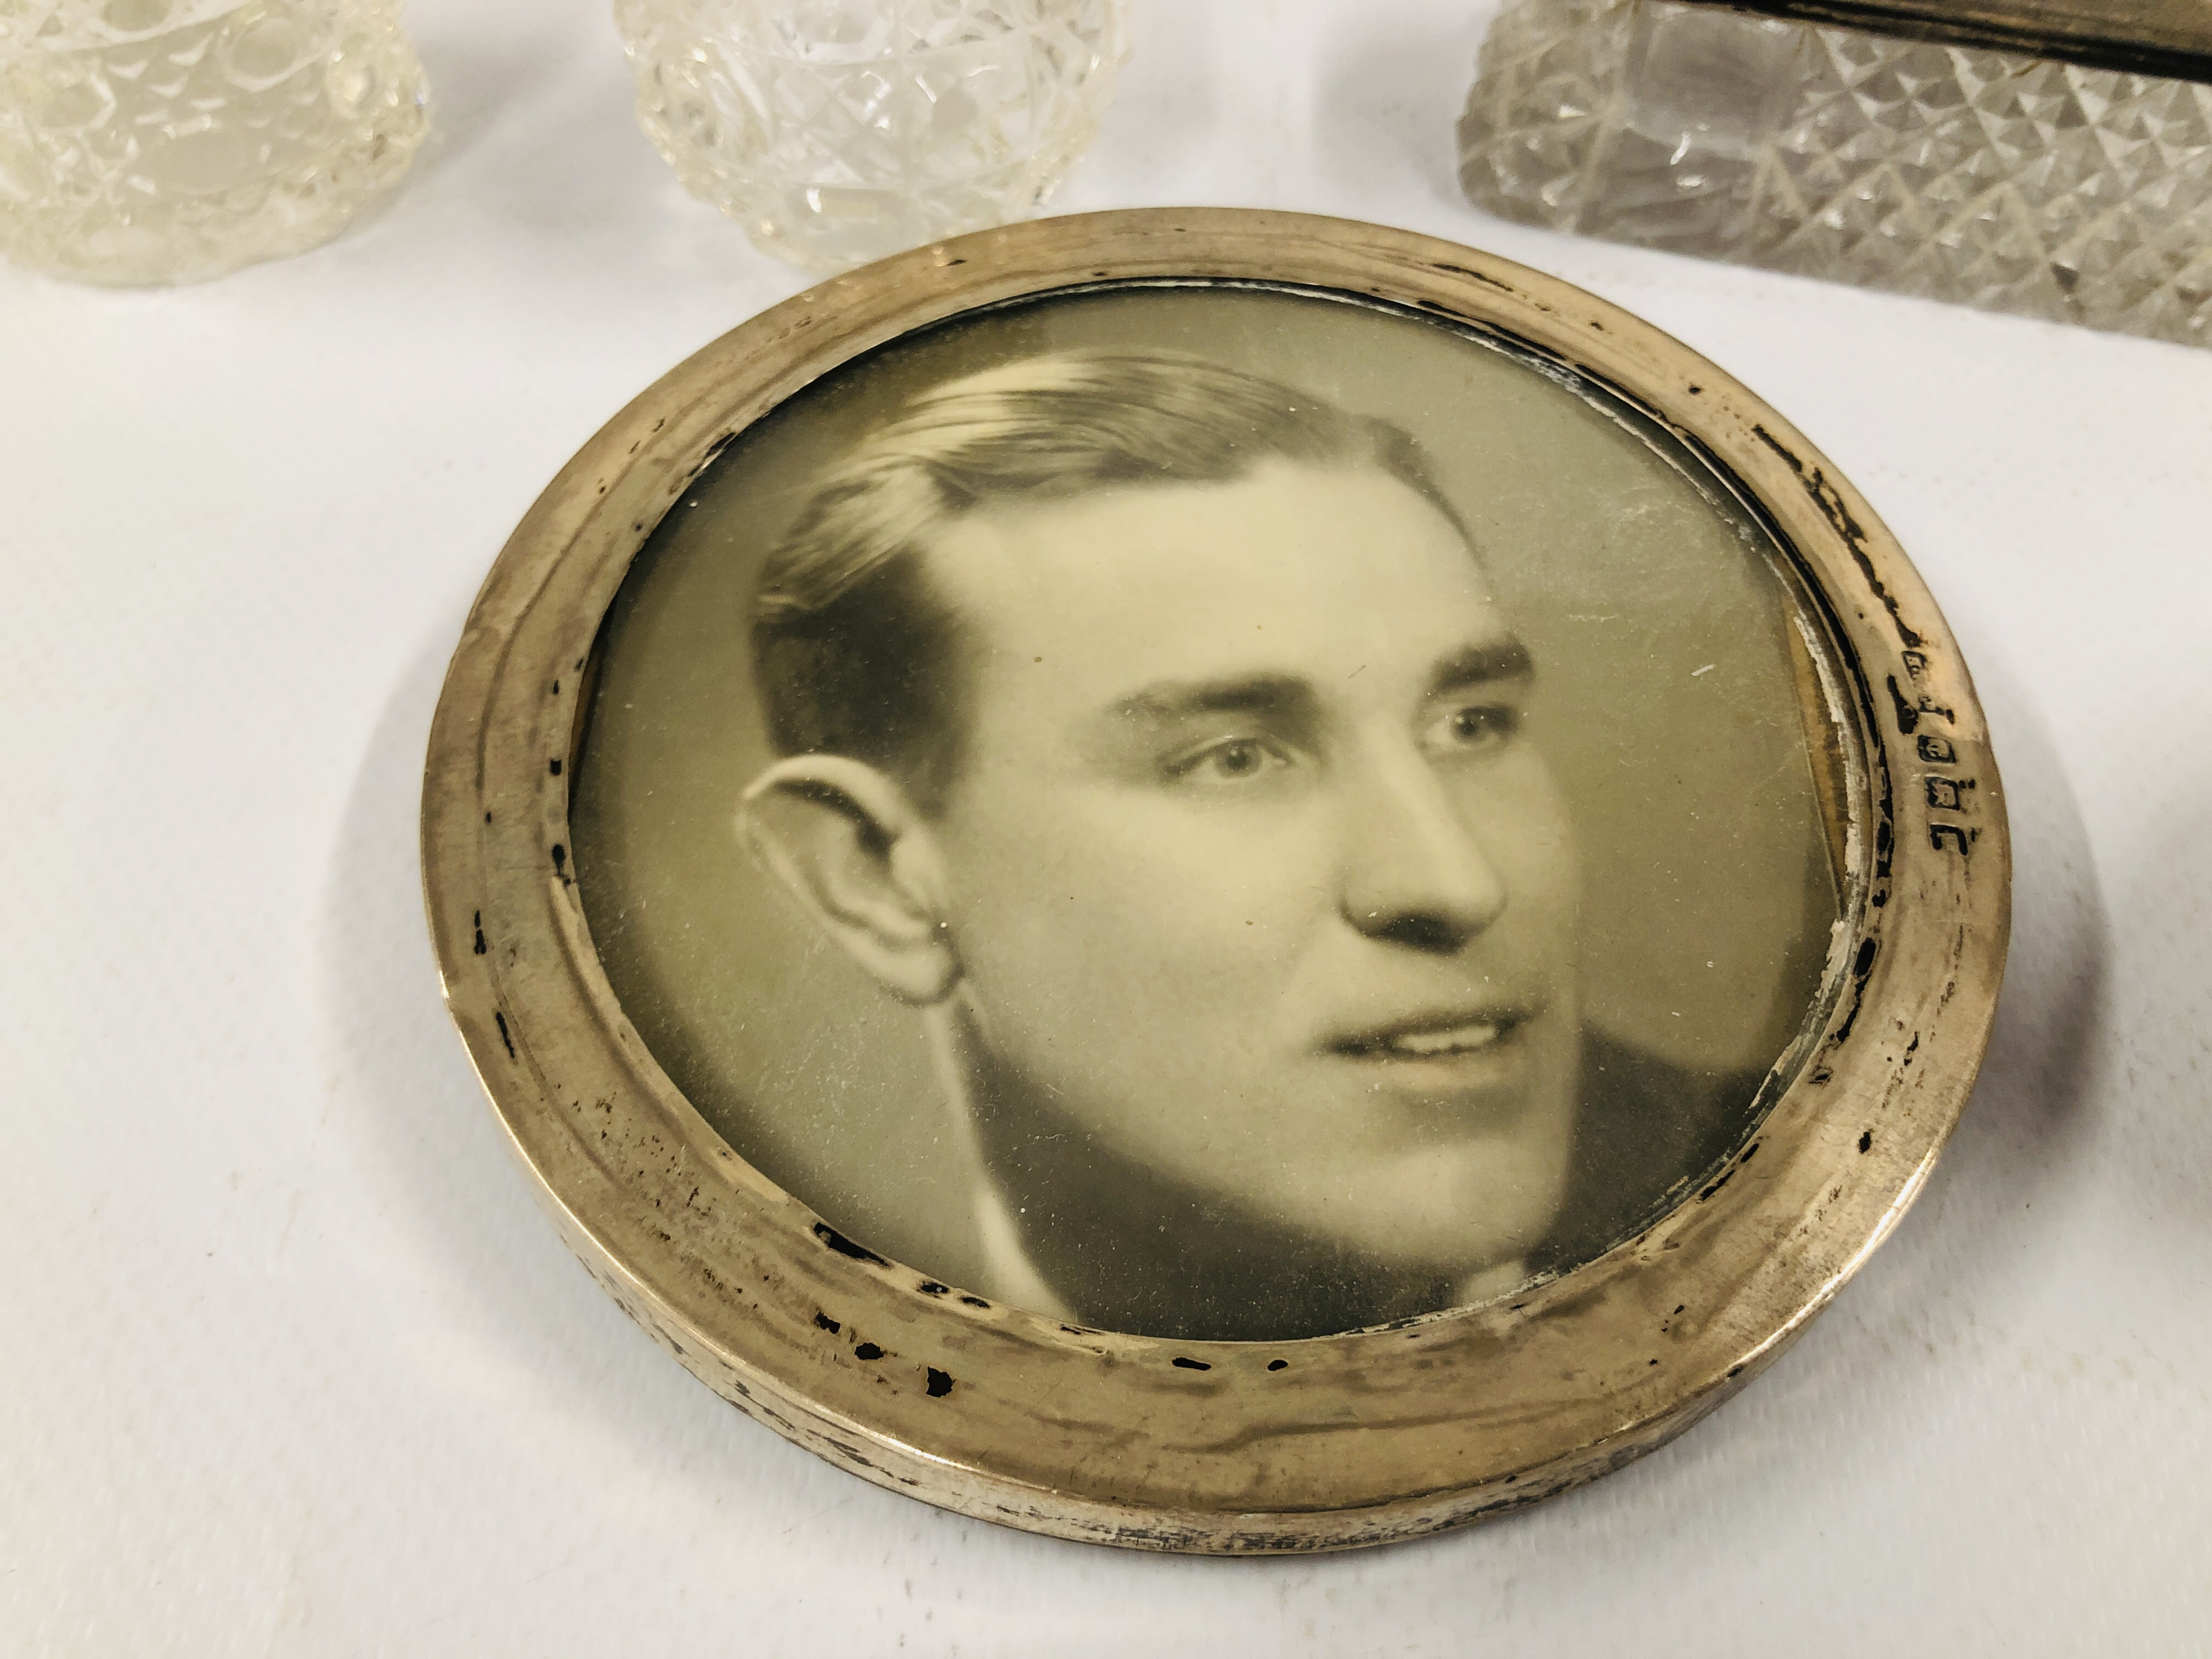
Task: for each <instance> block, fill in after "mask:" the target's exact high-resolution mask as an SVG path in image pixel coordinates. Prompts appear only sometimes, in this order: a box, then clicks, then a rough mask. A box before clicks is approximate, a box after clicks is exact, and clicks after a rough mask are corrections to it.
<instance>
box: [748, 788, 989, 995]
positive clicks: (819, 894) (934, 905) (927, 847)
mask: <svg viewBox="0 0 2212 1659" xmlns="http://www.w3.org/2000/svg"><path fill="white" fill-rule="evenodd" d="M738 835H739V836H741V837H742V838H743V839H744V842H746V844H747V845H749V846H750V848H752V849H753V853H754V854H755V856H756V857H757V858H758V859H759V860H761V862H762V863H763V864H764V865H766V866H768V867H769V869H770V870H771V871H773V872H775V875H776V877H777V878H778V879H780V880H781V882H782V883H783V884H784V886H785V887H787V889H789V890H790V891H791V893H792V896H793V897H795V898H796V899H798V901H799V903H800V904H802V905H804V906H805V908H806V909H807V911H808V912H809V914H811V915H812V916H813V917H814V919H815V921H817V922H819V923H820V924H821V925H822V927H823V931H824V932H826V933H828V934H829V937H830V938H832V939H836V941H837V943H838V944H839V945H842V946H843V947H844V948H845V952H846V954H847V955H848V956H849V957H852V958H853V960H854V961H855V962H857V963H860V966H861V967H863V968H865V969H867V971H868V972H869V973H870V974H871V975H873V977H874V978H875V980H876V981H877V983H878V984H880V985H881V986H882V987H884V989H885V990H887V991H889V992H890V994H892V995H893V996H895V997H897V998H898V999H899V1000H901V1001H902V1002H910V1003H913V1004H915V1005H916V1006H923V1007H926V1006H929V1005H931V1004H933V1003H937V1002H942V1001H943V1000H945V998H946V997H947V996H949V995H951V992H952V987H954V986H955V985H957V984H958V983H959V982H960V962H959V958H958V957H957V956H955V955H954V954H953V950H952V944H951V939H950V938H949V937H948V936H947V933H946V931H945V918H944V908H945V866H944V862H943V860H942V857H941V855H940V854H939V851H938V847H937V841H936V838H935V837H934V836H933V835H931V833H930V830H929V826H928V825H927V823H925V822H924V821H923V819H922V817H921V813H920V812H919V811H916V810H915V805H914V804H913V802H912V801H910V800H908V799H907V794H906V791H905V790H903V789H902V788H900V787H899V786H898V785H897V784H896V783H894V782H892V781H891V780H890V778H888V777H886V776H884V774H882V773H881V772H879V771H878V770H877V769H875V768H874V767H872V766H870V765H868V764H867V763H866V762H863V761H856V760H853V759H850V758H848V757H845V756H842V755H794V756H792V757H790V758H789V759H787V760H780V761H778V762H776V763H775V765H773V766H771V767H769V769H767V770H766V771H765V772H763V773H762V774H761V775H760V776H758V777H757V778H755V779H754V780H753V781H752V786H751V787H750V788H748V789H747V790H746V791H745V793H744V799H743V801H742V802H741V803H740V804H739V805H738Z"/></svg>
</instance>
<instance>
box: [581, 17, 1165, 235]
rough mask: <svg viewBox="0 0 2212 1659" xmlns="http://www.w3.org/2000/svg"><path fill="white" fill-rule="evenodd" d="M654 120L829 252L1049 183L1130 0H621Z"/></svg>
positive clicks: (650, 130)
mask: <svg viewBox="0 0 2212 1659" xmlns="http://www.w3.org/2000/svg"><path fill="white" fill-rule="evenodd" d="M615 15H616V21H617V23H618V24H619V26H620V27H621V29H622V32H623V37H624V39H625V40H627V41H628V42H629V54H630V62H631V65H632V68H633V69H634V70H635V74H636V80H637V110H638V121H639V125H641V126H642V127H643V128H644V129H645V131H646V134H647V137H650V138H651V139H652V140H653V143H654V144H655V146H657V147H658V148H659V151H660V153H661V154H662V155H664V156H665V157H666V158H667V159H668V162H669V165H670V166H671V167H673V168H674V169H675V170H676V176H677V177H678V179H680V180H681V181H682V182H683V184H684V187H685V188H686V189H687V190H689V191H691V193H692V194H693V195H695V196H697V197H701V198H702V199H703V200H705V201H708V202H711V203H713V204H714V205H715V206H717V207H719V208H720V209H721V210H723V211H724V212H725V213H726V214H728V215H729V216H731V217H732V218H733V219H735V220H737V221H738V223H740V224H741V225H743V226H744V228H745V233H746V234H747V235H749V236H750V237H751V238H752V240H753V241H754V243H755V244H756V245H757V246H759V247H760V248H761V249H763V251H764V252H769V253H772V254H774V255H775V256H776V257H777V258H781V259H786V260H788V261H790V262H791V263H792V264H796V265H799V266H801V267H803V268H805V269H806V270H814V271H819V272H825V273H826V272H829V271H835V270H843V269H845V268H847V267H848V266H851V265H855V264H863V263H865V262H866V261H867V260H870V259H873V258H880V257H881V256H883V255H884V254H887V253H893V252H897V251H898V250H900V249H902V248H906V247H912V246H915V245H917V244H919V243H922V242H927V241H933V240H938V239H939V238H942V237H945V236H950V235H954V234H958V233H960V232H962V231H967V230H976V229H981V228H985V227H987V226H990V225H995V224H1003V223H1005V222H1007V221H1008V220H1011V219H1014V218H1018V217H1020V216H1023V215H1024V214H1027V213H1029V212H1031V211H1033V210H1035V209H1036V208H1037V207H1039V206H1040V205H1042V203H1043V202H1044V200H1045V198H1046V197H1047V196H1048V194H1049V193H1050V192H1051V191H1052V190H1053V188H1054V185H1057V184H1058V183H1059V182H1060V179H1061V178H1062V177H1063V176H1064V175H1065V174H1066V172H1067V170H1068V168H1069V167H1072V166H1073V164H1074V162H1075V161H1076V159H1077V158H1078V157H1079V156H1080V155H1082V153H1083V151H1084V150H1085V149H1087V148H1088V147H1089V145H1090V143H1091V138H1092V137H1093V135H1094V134H1095V133H1096V131H1097V125H1098V119H1099V117H1100V115H1101V114H1102V113H1103V112H1104V109H1105V107H1106V105H1107V103H1108V101H1109V100H1110V98H1111V97H1112V95H1113V88H1114V81H1115V76H1116V74H1117V73H1118V71H1119V70H1120V68H1121V62H1122V59H1123V58H1125V57H1126V56H1127V52H1128V27H1127V0H903V3H884V0H617V3H616V7H615Z"/></svg>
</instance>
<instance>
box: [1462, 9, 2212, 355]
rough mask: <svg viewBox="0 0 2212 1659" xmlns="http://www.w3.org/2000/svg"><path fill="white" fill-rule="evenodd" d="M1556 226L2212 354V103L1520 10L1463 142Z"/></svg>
mask: <svg viewBox="0 0 2212 1659" xmlns="http://www.w3.org/2000/svg"><path fill="white" fill-rule="evenodd" d="M1459 139H1460V156H1461V172H1460V178H1461V182H1462V185H1463V186H1464V188H1465V189H1466V191H1467V194H1468V197H1469V199H1470V200H1472V201H1473V202H1474V204H1476V205H1478V206H1480V207H1482V208H1486V209H1487V210H1490V211H1492V212H1493V213H1497V214H1499V215H1502V216H1505V217H1508V218H1512V219H1517V220H1521V221H1523V222H1528V223H1533V224H1539V225H1543V226H1547V227H1548V228H1553V229H1558V230H1572V231H1579V232H1583V233H1584V234H1590V235H1597V236H1605V237H1609V238H1612V239H1613V240H1619V241H1626V242H1637V243H1641V244H1644V246H1652V247H1663V248H1670V249H1673V250H1675V251H1677V252H1685V253H1697V254H1702V255H1705V256H1706V257H1708V258H1722V259H1731V260H1737V261H1741V262H1742V263H1745V264H1756V265H1765V266H1768V267H1771V268H1772V269H1775V270H1787V271H1794V272H1797V273H1800V274H1802V275H1806V276H1824V277H1829V278H1832V279H1834V280H1837V281H1841V282H1849V283H1859V284H1861V285H1863V286H1865V287H1869V288H1877V289H1892V290H1894V291H1897V292H1901V293H1906V294H1917V295H1924V296H1926V297H1929V298H1931V299H1939V300H1948V301H1959V302H1961V303H1965V304H1968V305H1975V306H1980V307H1986V308H1988V309H1990V310H1995V311H2009V312H2016V313H2023V314H2025V315H2028V316H2033V317H2044V318H2050V319H2055V320H2058V321H2062V322H2074V323H2082V324H2086V325H2090V326H2092V327H2096V328H2106V329H2114V330H2118V331H2124V332H2127V333H2132V334H2145V335H2150V336H2154V337H2158V338H2161V339H2168V340H2178V341H2182V342H2185V343H2196V344H2204V343H2212V87H2207V86H2203V85H2199V84H2197V83H2196V82H2191V81H2185V80H2179V79H2168V78H2162V77H2159V76H2148V75H2142V74H2136V73H2129V72H2124V71H2122V70H2113V69H2100V68H2092V67H2085V66H2082V65H2080V64H2072V63H2060V62H2054V61H2051V60H2048V59H2045V58H2033V57H2027V56H2022V55H2019V54H2016V53H2012V52H1995V51H1988V50H1982V49H1977V48H1973V47H1969V46H1954V45H1943V44H1937V43H1935V42H1931V41H1926V40H1901V39H1895V38H1892V37H1890V36H1887V35H1882V34H1875V33H1868V32H1865V31H1862V30H1858V29H1850V28H1836V27H1826V26H1824V25H1814V24H1808V23H1802V22H1795V21H1778V20H1775V19H1770V18H1764V17H1754V16H1750V15H1745V14H1742V13H1740V12H1734V11H1729V10H1724V9H1720V8H1718V7H1715V6H1709V5H1705V4H1680V3H1672V0H1517V3H1515V4H1513V5H1511V6H1510V7H1509V8H1508V9H1506V10H1505V11H1504V13H1503V14H1502V15H1500V16H1499V17H1498V20H1497V21H1496V23H1495V24H1494V25H1493V26H1492V29H1491V32H1490V34H1489V36H1488V38H1487V39H1486V41H1485V42H1484V45H1483V48H1482V57H1481V64H1480V70H1479V73H1478V76H1477V78H1476V81H1475V83H1474V90H1473V91H1472V93H1471V94H1469V96H1468V104H1467V111H1466V113H1465V115H1464V117H1463V118H1462V120H1461V123H1460V129H1459Z"/></svg>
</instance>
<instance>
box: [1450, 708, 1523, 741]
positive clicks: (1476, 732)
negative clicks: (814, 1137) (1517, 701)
mask: <svg viewBox="0 0 2212 1659" xmlns="http://www.w3.org/2000/svg"><path fill="white" fill-rule="evenodd" d="M1520 728H1521V711H1520V710H1519V709H1517V708H1512V707H1511V706H1510V705H1508V704H1504V703H1469V704H1468V705H1466V706H1465V707H1463V708H1454V709H1451V710H1449V712H1447V713H1446V714H1443V716H1442V717H1441V718H1440V719H1439V720H1437V726H1436V729H1435V738H1436V740H1437V742H1438V743H1439V744H1441V745H1442V746H1443V747H1444V748H1447V749H1458V750H1468V749H1495V748H1497V747H1498V745H1499V744H1503V743H1504V742H1505V741H1506V740H1507V739H1508V738H1510V737H1512V735H1513V734H1514V733H1515V732H1517V731H1519V730H1520Z"/></svg>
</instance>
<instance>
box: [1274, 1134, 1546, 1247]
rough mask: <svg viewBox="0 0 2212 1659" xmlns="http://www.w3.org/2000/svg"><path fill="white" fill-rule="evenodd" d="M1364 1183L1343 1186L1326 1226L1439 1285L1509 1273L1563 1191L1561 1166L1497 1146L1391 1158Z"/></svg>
mask: <svg viewBox="0 0 2212 1659" xmlns="http://www.w3.org/2000/svg"><path fill="white" fill-rule="evenodd" d="M1390 1166H1391V1167H1386V1168H1385V1169H1382V1170H1372V1171H1370V1173H1369V1176H1368V1178H1367V1179H1365V1180H1364V1181H1363V1180H1360V1179H1358V1178H1357V1177H1356V1176H1354V1177H1352V1178H1351V1179H1348V1180H1347V1179H1341V1178H1340V1182H1339V1183H1338V1188H1337V1191H1338V1196H1337V1198H1336V1200H1335V1201H1334V1202H1330V1203H1328V1204H1325V1205H1323V1206H1320V1208H1319V1211H1318V1212H1317V1213H1316V1214H1314V1215H1312V1216H1310V1218H1308V1219H1309V1225H1311V1224H1312V1223H1314V1222H1318V1223H1320V1224H1321V1225H1322V1226H1323V1227H1324V1228H1325V1229H1326V1231H1328V1233H1329V1234H1330V1235H1332V1236H1333V1237H1335V1238H1336V1239H1337V1240H1338V1241H1339V1242H1340V1243H1343V1244H1345V1245H1346V1246H1348V1247H1349V1248H1351V1249H1353V1250H1356V1251H1357V1252H1358V1254H1360V1255H1363V1256H1365V1257H1367V1258H1368V1259H1369V1260H1370V1261H1374V1262H1376V1264H1378V1265H1380V1266H1382V1267H1388V1268H1391V1269H1395V1270H1400V1271H1404V1272H1407V1273H1416V1272H1419V1273H1432V1274H1434V1275H1436V1276H1437V1277H1438V1278H1452V1279H1459V1278H1466V1277H1469V1276H1472V1275H1474V1274H1479V1273H1486V1272H1488V1271H1491V1270H1492V1269H1497V1268H1501V1267H1508V1266H1510V1264H1512V1263H1514V1262H1516V1261H1520V1260H1521V1259H1522V1257H1524V1256H1526V1255H1528V1253H1529V1252H1530V1251H1531V1250H1533V1249H1535V1247H1536V1246H1537V1244H1538V1243H1541V1240H1542V1239H1543V1237H1544V1236H1545V1234H1546V1233H1547V1231H1550V1229H1551V1226H1552V1224H1553V1220H1554V1218H1556V1217H1557V1215H1558V1213H1559V1205H1560V1202H1561V1200H1563V1198H1564V1196H1565V1186H1566V1179H1565V1160H1564V1159H1563V1158H1558V1157H1552V1156H1529V1155H1528V1154H1526V1153H1525V1152H1521V1153H1513V1152H1507V1153H1501V1152H1500V1151H1499V1150H1498V1148H1497V1147H1496V1146H1494V1145H1492V1146H1481V1147H1474V1148H1468V1149H1465V1150H1463V1151H1462V1152H1458V1153H1456V1154H1454V1153H1444V1152H1436V1151H1428V1152H1422V1153H1418V1154H1413V1155H1410V1156H1406V1157H1401V1158H1395V1159H1392V1160H1390Z"/></svg>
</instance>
